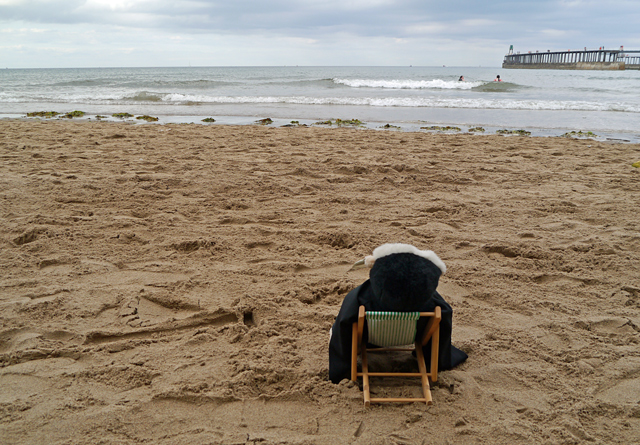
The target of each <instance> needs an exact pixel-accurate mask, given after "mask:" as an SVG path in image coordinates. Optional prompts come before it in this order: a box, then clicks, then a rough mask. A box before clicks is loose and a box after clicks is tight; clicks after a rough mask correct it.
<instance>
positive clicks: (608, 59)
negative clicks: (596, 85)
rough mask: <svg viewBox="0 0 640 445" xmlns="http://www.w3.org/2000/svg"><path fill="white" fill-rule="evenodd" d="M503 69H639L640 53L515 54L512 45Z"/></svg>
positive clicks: (621, 49) (568, 51)
mask: <svg viewBox="0 0 640 445" xmlns="http://www.w3.org/2000/svg"><path fill="white" fill-rule="evenodd" d="M502 68H509V69H535V70H542V69H547V70H640V51H626V50H624V48H623V47H622V46H621V47H620V49H615V50H609V49H607V50H605V49H604V48H599V49H594V50H588V49H587V48H585V49H584V50H578V51H572V50H567V51H553V52H552V51H550V50H547V51H546V52H539V51H536V52H531V51H529V52H527V53H524V54H520V52H518V53H516V54H514V53H513V45H511V47H510V48H509V53H508V54H507V55H506V56H504V61H503V62H502Z"/></svg>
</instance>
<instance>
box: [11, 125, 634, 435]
mask: <svg viewBox="0 0 640 445" xmlns="http://www.w3.org/2000/svg"><path fill="white" fill-rule="evenodd" d="M0 156H1V163H0V211H1V217H0V243H1V244H0V245H1V247H0V270H2V274H1V277H0V437H1V438H2V440H1V442H2V443H3V444H139V443H149V444H245V443H250V444H341V443H355V444H478V443H485V444H532V443H543V444H578V443H593V444H615V443H619V444H631V443H638V442H639V441H640V439H639V438H640V348H639V345H638V343H639V341H640V332H639V331H640V231H639V227H640V222H639V220H640V217H639V215H640V212H639V211H638V209H639V208H640V169H638V168H634V167H632V164H633V163H634V162H637V161H640V146H639V145H634V144H608V143H603V142H597V141H593V140H573V139H564V138H530V137H521V136H511V137H504V136H497V135H494V136H487V135H484V136H477V135H442V134H430V133H404V132H396V131H375V130H357V129H324V128H269V127H261V126H215V125H214V126H205V125H153V124H144V125H130V124H126V123H122V124H120V123H106V122H103V123H100V122H72V121H69V122H68V121H42V122H39V121H20V120H4V121H0ZM386 242H404V243H410V244H413V245H415V246H417V247H418V248H421V249H431V250H433V251H435V252H436V253H437V254H438V255H439V256H440V257H441V258H442V259H443V260H444V261H445V263H446V264H447V266H448V271H447V273H446V274H445V275H444V276H443V278H442V280H441V282H440V286H439V288H438V290H439V291H440V293H441V294H442V295H443V296H444V297H445V298H446V299H447V301H449V302H450V303H451V305H452V306H453V308H454V330H453V342H454V344H455V345H456V346H458V347H459V348H461V349H463V350H464V351H466V352H467V353H468V354H469V360H468V361H467V362H466V363H464V364H463V365H462V366H460V367H458V368H456V369H454V370H451V371H446V372H442V373H441V374H440V378H439V380H438V382H437V383H435V384H434V385H433V386H434V387H433V397H434V404H433V405H432V406H430V407H426V406H424V405H422V404H406V405H376V406H373V407H371V408H368V409H365V408H364V406H363V403H362V393H361V391H360V389H359V388H358V386H357V385H354V384H352V383H348V382H347V381H344V382H342V383H341V384H339V385H334V384H332V383H330V382H328V380H327V378H328V371H327V366H328V344H327V340H328V332H329V328H330V327H331V324H332V322H333V319H334V317H335V316H336V314H337V312H338V310H339V308H340V304H341V301H342V299H343V297H344V296H345V295H346V293H347V292H348V291H349V290H351V289H352V288H354V287H355V286H357V285H359V284H360V283H362V282H363V281H364V280H366V279H367V276H368V275H367V271H366V270H359V271H355V272H349V271H348V270H349V268H350V265H351V264H353V263H354V262H355V261H357V260H359V259H361V258H363V257H364V256H365V255H367V254H370V253H371V251H372V250H373V249H374V248H375V247H377V246H378V245H380V244H383V243H386ZM413 385H417V382H410V385H409V387H408V388H407V389H406V391H407V392H409V393H410V392H411V391H413V390H414V389H415V388H418V390H419V387H417V386H416V387H415V388H414V387H413ZM376 391H381V392H379V393H384V391H387V389H385V388H384V387H382V388H380V389H376Z"/></svg>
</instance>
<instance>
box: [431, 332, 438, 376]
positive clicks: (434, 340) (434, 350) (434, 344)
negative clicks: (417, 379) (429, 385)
mask: <svg viewBox="0 0 640 445" xmlns="http://www.w3.org/2000/svg"><path fill="white" fill-rule="evenodd" d="M439 347H440V326H438V329H436V331H435V332H434V333H433V336H432V337H431V381H432V382H437V381H438V356H439V354H440V351H439V350H438V348H439Z"/></svg>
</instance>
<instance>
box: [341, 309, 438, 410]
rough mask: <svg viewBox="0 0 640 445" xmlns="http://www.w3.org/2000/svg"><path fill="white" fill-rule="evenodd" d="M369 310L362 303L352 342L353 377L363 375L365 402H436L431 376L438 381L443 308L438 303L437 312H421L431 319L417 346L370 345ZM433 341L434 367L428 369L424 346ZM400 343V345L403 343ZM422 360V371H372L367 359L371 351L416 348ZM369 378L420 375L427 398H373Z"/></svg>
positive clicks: (420, 369)
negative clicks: (366, 325) (367, 336)
mask: <svg viewBox="0 0 640 445" xmlns="http://www.w3.org/2000/svg"><path fill="white" fill-rule="evenodd" d="M365 316H366V310H365V307H364V306H360V309H359V312H358V321H357V322H354V323H353V333H352V344H351V380H353V381H356V380H358V377H362V392H363V393H364V405H365V406H369V405H370V404H371V403H384V402H396V403H410V402H424V403H426V404H427V405H431V404H433V399H432V397H431V389H430V387H429V379H431V381H432V382H436V381H438V345H439V344H440V320H441V319H442V311H441V309H440V307H439V306H436V308H435V311H434V312H420V317H429V322H428V323H427V327H426V328H425V330H424V334H423V335H422V338H420V339H418V338H416V341H415V344H414V347H413V348H367V347H366V344H365V343H364V342H363V338H362V333H363V330H364V323H365ZM429 340H431V366H430V369H429V372H427V366H426V364H425V361H424V354H423V353H422V347H423V346H425V345H426V344H427V343H428V342H429ZM399 346H400V345H399ZM414 350H415V352H416V359H417V360H418V369H419V371H420V372H369V365H368V362H367V352H388V351H394V352H395V351H414ZM358 351H360V353H361V355H362V371H360V372H359V371H358ZM369 377H420V378H421V380H422V393H423V397H414V398H403V397H387V398H382V397H377V398H371V394H370V392H369Z"/></svg>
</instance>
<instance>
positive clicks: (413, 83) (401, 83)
mask: <svg viewBox="0 0 640 445" xmlns="http://www.w3.org/2000/svg"><path fill="white" fill-rule="evenodd" d="M333 82H335V83H336V84H340V85H346V86H348V87H352V88H388V89H395V90H398V89H401V90H420V89H440V90H470V89H472V88H476V87H479V86H481V85H484V84H485V83H486V82H460V81H457V80H442V79H433V80H383V79H338V78H334V79H333Z"/></svg>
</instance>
